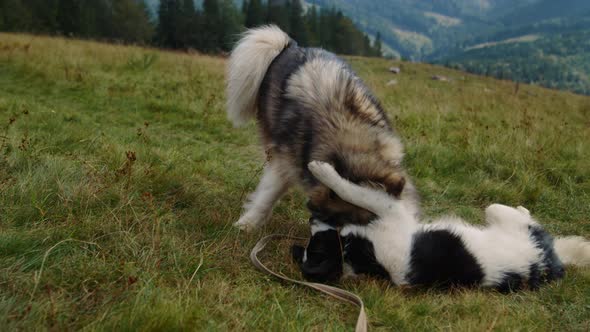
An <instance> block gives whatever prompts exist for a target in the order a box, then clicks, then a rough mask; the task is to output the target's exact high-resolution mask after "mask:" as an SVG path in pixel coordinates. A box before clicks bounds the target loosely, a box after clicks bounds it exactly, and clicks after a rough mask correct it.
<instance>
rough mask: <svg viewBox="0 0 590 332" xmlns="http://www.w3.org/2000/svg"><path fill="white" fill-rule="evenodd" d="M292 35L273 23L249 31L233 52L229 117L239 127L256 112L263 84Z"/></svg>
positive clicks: (229, 81) (230, 72) (228, 98)
mask: <svg viewBox="0 0 590 332" xmlns="http://www.w3.org/2000/svg"><path fill="white" fill-rule="evenodd" d="M289 41H290V38H289V36H288V35H287V34H286V33H284V32H283V31H282V30H281V29H279V28H278V27H276V26H274V25H269V26H264V27H261V28H257V29H252V30H248V31H247V32H246V33H245V34H244V36H243V37H242V39H241V40H240V41H239V42H238V44H237V46H236V47H235V48H234V50H233V51H232V53H231V57H230V58H229V64H228V68H227V118H228V119H229V120H230V121H231V122H232V123H233V124H234V126H236V127H238V126H240V125H243V124H245V123H246V122H248V120H250V119H251V118H253V117H254V116H255V115H256V108H257V105H256V102H257V97H258V90H259V89H260V84H262V80H263V79H264V76H265V74H266V71H267V69H268V67H269V66H270V64H271V62H272V61H273V60H274V58H275V57H276V56H277V55H279V53H281V51H282V50H283V49H284V48H285V47H287V45H288V44H289Z"/></svg>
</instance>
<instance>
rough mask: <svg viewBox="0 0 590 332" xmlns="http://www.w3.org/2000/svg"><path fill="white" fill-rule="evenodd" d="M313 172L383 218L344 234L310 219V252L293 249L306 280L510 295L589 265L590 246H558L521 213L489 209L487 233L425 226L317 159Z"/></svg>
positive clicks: (448, 224)
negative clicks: (353, 279)
mask: <svg viewBox="0 0 590 332" xmlns="http://www.w3.org/2000/svg"><path fill="white" fill-rule="evenodd" d="M309 169H310V171H311V173H312V174H313V175H314V176H315V177H316V178H317V179H318V181H320V182H322V183H323V184H324V185H326V186H327V187H329V188H330V189H332V190H333V191H334V192H335V193H336V194H337V195H338V196H339V197H340V198H341V199H343V200H345V201H347V202H349V203H351V204H354V205H357V206H360V207H362V208H364V209H367V210H368V211H371V212H373V213H374V214H375V215H377V216H378V219H376V220H373V221H372V222H371V223H369V224H368V225H346V226H344V227H342V228H341V229H335V228H333V227H331V226H330V225H327V224H324V223H322V222H320V221H318V220H312V221H311V227H312V238H311V240H310V243H309V245H308V247H307V248H306V249H304V248H303V247H294V248H293V256H294V258H295V259H296V260H297V261H298V262H299V265H300V268H301V270H302V272H303V274H304V276H305V277H306V278H307V279H311V280H316V281H334V280H337V279H339V278H340V277H341V276H342V275H343V274H346V272H347V270H348V272H353V273H354V274H369V275H374V276H378V277H383V278H385V279H388V280H390V281H391V282H393V283H394V284H396V285H425V286H435V287H442V288H447V287H450V286H483V287H491V288H496V289H498V290H500V291H513V290H518V289H521V288H529V289H536V288H538V287H539V286H540V285H542V284H543V283H546V282H550V281H552V280H557V279H560V278H562V277H563V276H564V263H566V264H575V265H581V266H583V265H590V242H587V241H586V240H584V239H583V238H581V237H566V238H557V239H556V241H555V242H554V241H553V238H552V237H551V235H549V233H547V232H546V231H545V230H544V229H543V227H541V225H540V224H538V223H537V222H536V221H535V220H534V219H533V218H532V217H531V215H530V213H529V211H528V210H527V209H525V208H524V207H517V208H511V207H508V206H505V205H500V204H493V205H490V206H489V207H488V208H487V209H486V211H485V217H486V222H487V225H486V226H485V227H477V226H473V225H468V224H466V223H465V222H464V221H463V220H461V219H459V218H457V217H442V218H439V219H438V220H435V221H434V222H433V223H429V224H426V223H421V222H420V221H419V220H418V219H417V218H416V216H415V214H414V213H411V212H410V211H408V210H407V209H406V208H405V207H404V204H401V203H400V201H399V200H398V199H395V198H392V197H391V196H389V195H387V194H385V193H383V192H382V191H378V190H373V189H371V188H366V187H362V186H358V185H356V184H354V183H352V182H350V181H348V180H346V179H344V178H342V177H341V176H340V175H339V174H338V172H337V171H336V170H335V169H334V168H333V167H332V166H331V165H330V164H328V163H324V162H317V161H314V162H311V163H310V164H309Z"/></svg>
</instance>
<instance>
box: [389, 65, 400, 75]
mask: <svg viewBox="0 0 590 332" xmlns="http://www.w3.org/2000/svg"><path fill="white" fill-rule="evenodd" d="M401 71H402V70H401V69H400V68H399V67H389V72H391V73H394V74H399V73H401Z"/></svg>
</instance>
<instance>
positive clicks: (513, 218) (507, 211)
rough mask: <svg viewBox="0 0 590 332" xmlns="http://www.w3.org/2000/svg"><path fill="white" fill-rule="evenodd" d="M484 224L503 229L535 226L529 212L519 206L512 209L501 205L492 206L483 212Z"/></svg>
mask: <svg viewBox="0 0 590 332" xmlns="http://www.w3.org/2000/svg"><path fill="white" fill-rule="evenodd" d="M485 217H486V222H487V223H488V224H490V225H496V226H499V227H501V228H504V229H518V228H523V227H527V226H528V225H531V224H535V221H534V220H533V219H532V218H531V214H530V212H529V210H527V209H526V208H524V207H522V206H519V207H517V208H513V207H510V206H506V205H502V204H492V205H490V206H488V207H487V208H486V210H485Z"/></svg>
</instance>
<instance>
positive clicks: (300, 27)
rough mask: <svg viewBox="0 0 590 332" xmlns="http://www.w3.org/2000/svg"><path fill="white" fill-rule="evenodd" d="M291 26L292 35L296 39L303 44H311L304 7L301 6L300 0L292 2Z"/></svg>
mask: <svg viewBox="0 0 590 332" xmlns="http://www.w3.org/2000/svg"><path fill="white" fill-rule="evenodd" d="M289 27H290V29H291V37H292V38H293V39H295V41H297V42H298V43H299V44H300V45H302V46H307V45H308V44H309V39H308V33H307V26H306V25H305V21H304V17H303V7H302V6H301V2H300V0H293V1H292V2H291V8H290V15H289Z"/></svg>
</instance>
